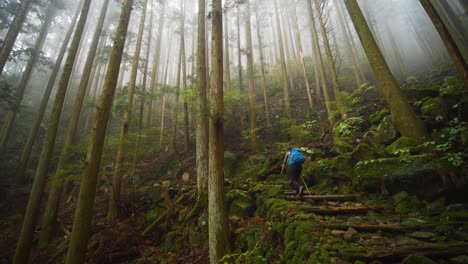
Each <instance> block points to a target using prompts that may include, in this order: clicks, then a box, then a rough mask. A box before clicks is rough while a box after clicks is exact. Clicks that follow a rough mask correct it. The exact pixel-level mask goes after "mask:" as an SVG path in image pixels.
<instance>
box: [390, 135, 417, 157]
mask: <svg viewBox="0 0 468 264" xmlns="http://www.w3.org/2000/svg"><path fill="white" fill-rule="evenodd" d="M417 145H418V143H417V142H416V140H414V139H412V138H409V137H405V136H403V137H399V138H398V139H397V140H395V142H393V143H392V144H390V145H389V146H388V147H387V151H388V152H389V153H395V152H396V151H397V150H399V149H400V150H401V149H407V148H411V147H416V146H417Z"/></svg>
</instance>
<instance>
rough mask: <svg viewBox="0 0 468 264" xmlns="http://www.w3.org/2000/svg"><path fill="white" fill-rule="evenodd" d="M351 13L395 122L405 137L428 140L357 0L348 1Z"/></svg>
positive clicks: (422, 125) (421, 123)
mask: <svg viewBox="0 0 468 264" xmlns="http://www.w3.org/2000/svg"><path fill="white" fill-rule="evenodd" d="M346 6H347V8H348V12H349V14H350V16H351V19H352V20H353V23H354V26H355V27H356V30H357V32H358V35H359V38H360V39H361V42H362V45H363V47H364V50H365V51H366V55H367V58H368V59H369V62H370V65H371V67H372V70H373V71H374V74H375V78H376V80H377V85H378V86H379V87H380V89H381V90H382V93H383V95H384V98H385V100H386V101H387V104H388V106H389V108H390V113H391V115H392V120H393V123H394V124H395V126H396V128H397V129H398V131H400V133H401V134H402V135H403V136H406V137H410V138H413V139H415V140H417V141H418V142H423V141H424V140H426V139H427V137H428V133H427V131H426V128H425V127H424V124H423V122H422V121H421V120H420V119H419V118H418V117H417V116H416V114H415V113H414V111H413V109H412V108H411V106H410V105H409V103H408V101H407V100H406V98H405V96H404V95H403V93H402V92H401V90H400V88H399V87H398V84H397V82H396V80H395V78H394V77H393V75H392V73H391V71H390V69H389V67H388V65H387V63H386V62H385V59H384V57H383V55H382V53H381V52H380V49H379V47H378V46H377V42H376V41H375V39H374V37H373V36H372V33H371V31H370V29H369V27H368V25H367V22H366V19H365V18H364V15H363V14H362V12H361V9H360V8H359V5H358V3H357V0H346Z"/></svg>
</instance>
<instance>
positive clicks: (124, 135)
mask: <svg viewBox="0 0 468 264" xmlns="http://www.w3.org/2000/svg"><path fill="white" fill-rule="evenodd" d="M142 5H143V10H142V12H141V16H140V25H139V28H138V37H137V43H136V47H135V53H134V55H133V62H132V72H131V75H130V83H129V85H128V94H127V105H126V106H125V110H124V115H123V120H122V127H121V129H120V139H119V147H118V149H117V154H116V157H115V169H114V176H113V178H112V188H111V194H110V199H109V211H108V214H107V217H108V219H109V220H111V221H113V220H115V219H116V218H117V215H118V213H119V210H118V207H119V205H120V201H121V188H122V177H123V170H124V168H123V167H124V158H125V154H126V153H125V152H126V145H127V139H128V131H129V128H130V121H131V116H132V108H133V99H134V95H135V87H136V78H137V74H138V66H139V62H140V51H141V45H142V42H143V32H144V29H145V19H146V9H147V0H144V1H143V3H142Z"/></svg>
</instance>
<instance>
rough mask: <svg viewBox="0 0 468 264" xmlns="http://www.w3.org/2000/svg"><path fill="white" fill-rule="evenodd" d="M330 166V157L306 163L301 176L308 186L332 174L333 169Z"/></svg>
mask: <svg viewBox="0 0 468 264" xmlns="http://www.w3.org/2000/svg"><path fill="white" fill-rule="evenodd" d="M331 166H332V160H331V159H322V160H319V161H317V162H314V163H312V164H311V165H309V164H306V166H304V169H303V170H302V176H303V177H304V179H305V181H306V182H307V185H309V186H312V185H315V184H319V183H320V182H323V181H324V180H327V179H329V178H330V177H331V176H332V173H333V171H332V169H331Z"/></svg>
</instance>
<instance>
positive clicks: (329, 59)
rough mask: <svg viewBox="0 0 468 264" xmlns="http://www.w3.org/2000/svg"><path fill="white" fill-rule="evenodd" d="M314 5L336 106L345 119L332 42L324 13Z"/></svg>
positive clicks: (332, 123) (315, 0)
mask: <svg viewBox="0 0 468 264" xmlns="http://www.w3.org/2000/svg"><path fill="white" fill-rule="evenodd" d="M314 4H315V8H316V9H317V15H318V20H319V24H320V31H321V33H322V41H323V47H324V48H325V55H326V57H327V65H328V70H329V71H330V77H331V80H332V85H333V93H334V94H335V101H336V105H337V108H338V110H339V111H340V112H341V116H342V117H344V116H346V115H345V113H344V112H343V111H342V107H343V104H342V102H341V96H340V88H339V84H338V75H337V74H336V69H335V61H334V59H333V55H332V51H331V48H330V42H329V41H328V36H327V31H326V29H325V23H324V21H323V17H322V12H321V10H320V6H319V3H318V0H314ZM328 114H329V116H330V115H333V114H332V113H331V112H329V113H328ZM331 125H332V126H333V125H334V122H331Z"/></svg>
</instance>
